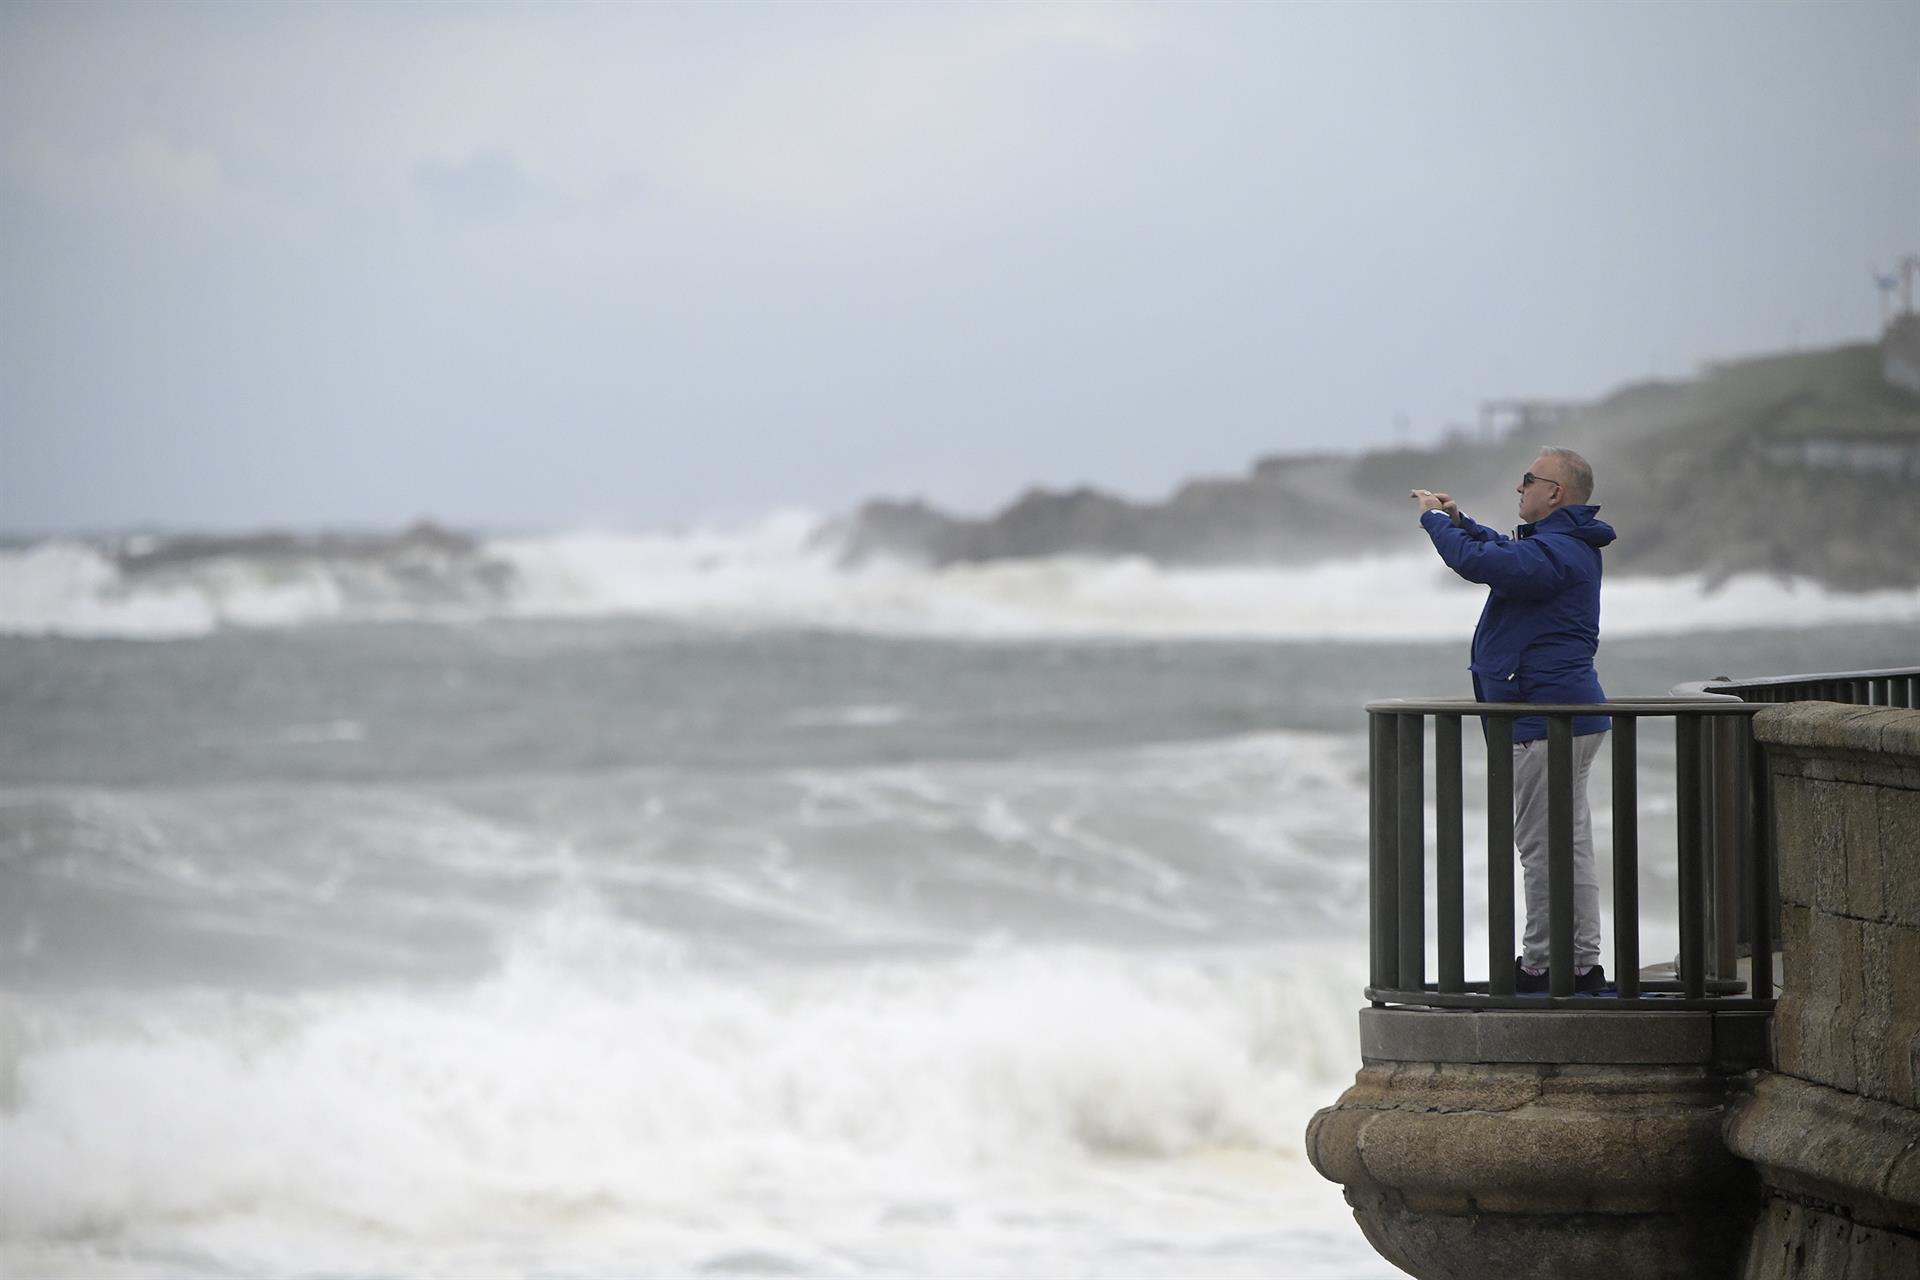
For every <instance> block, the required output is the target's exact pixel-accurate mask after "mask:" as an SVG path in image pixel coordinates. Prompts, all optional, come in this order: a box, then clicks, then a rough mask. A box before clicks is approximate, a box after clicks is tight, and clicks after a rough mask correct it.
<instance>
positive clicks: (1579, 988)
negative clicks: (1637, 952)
mask: <svg viewBox="0 0 1920 1280" xmlns="http://www.w3.org/2000/svg"><path fill="white" fill-rule="evenodd" d="M1612 985H1613V984H1612V983H1611V982H1608V981H1607V967H1606V966H1605V965H1603V964H1596V965H1595V966H1593V968H1591V969H1589V970H1587V971H1586V972H1585V973H1583V974H1581V975H1580V976H1579V977H1577V978H1575V979H1574V980H1573V989H1574V990H1575V991H1576V992H1584V993H1586V994H1587V995H1593V994H1595V993H1596V992H1600V991H1605V990H1606V989H1607V988H1608V987H1610V986H1612Z"/></svg>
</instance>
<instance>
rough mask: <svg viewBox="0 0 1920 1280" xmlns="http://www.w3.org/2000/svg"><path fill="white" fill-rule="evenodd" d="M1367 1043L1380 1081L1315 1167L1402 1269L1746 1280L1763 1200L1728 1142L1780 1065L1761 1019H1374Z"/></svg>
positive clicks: (1360, 1095)
mask: <svg viewBox="0 0 1920 1280" xmlns="http://www.w3.org/2000/svg"><path fill="white" fill-rule="evenodd" d="M1360 1025H1361V1051H1362V1056H1363V1058H1364V1060H1365V1063H1366V1065H1365V1066H1364V1067H1363V1068H1362V1069H1361V1071H1360V1073H1359V1075H1358V1076H1357V1077H1356V1079H1355V1081H1354V1084H1353V1087H1352V1088H1350V1089H1348V1090H1347V1091H1346V1093H1345V1094H1343V1095H1342V1096H1341V1098H1340V1100H1339V1102H1337V1103H1336V1104H1334V1105H1333V1106H1332V1107H1329V1108H1327V1109H1325V1110H1323V1111H1321V1112H1320V1113H1319V1114H1318V1115H1316V1116H1315V1117H1314V1119H1313V1121H1312V1123H1311V1125H1310V1126H1309V1127H1308V1130H1307V1150H1308V1154H1309V1156H1310V1157H1311V1158H1312V1160H1313V1162H1314V1166H1315V1167H1316V1168H1317V1169H1319V1170H1320V1172H1321V1173H1322V1174H1323V1175H1324V1176H1326V1177H1327V1178H1330V1179H1332V1180H1333V1181H1336V1182H1340V1183H1342V1184H1344V1185H1345V1187H1346V1189H1347V1201H1348V1203H1349V1204H1351V1205H1352V1206H1353V1210H1354V1216H1355V1218H1356V1219H1357V1220H1358V1221H1359V1223H1360V1226H1361V1228H1362V1230H1364V1231H1365V1232H1366V1234H1367V1238H1368V1240H1369V1241H1370V1242H1371V1243H1372V1244H1373V1246H1374V1248H1375V1249H1377V1250H1379V1252H1380V1253H1381V1255H1382V1256H1384V1257H1385V1258H1387V1259H1388V1260H1389V1261H1391V1262H1392V1263H1393V1264H1394V1265H1396V1266H1398V1267H1400V1268H1401V1269H1402V1270H1404V1271H1407V1272H1409V1273H1411V1274H1413V1275H1416V1276H1421V1277H1430V1278H1432V1280H1455V1278H1457V1280H1481V1278H1483V1277H1488V1276H1500V1277H1506V1278H1511V1280H1523V1278H1526V1277H1536V1276H1537V1277H1541V1278H1542V1280H1545V1278H1547V1277H1553V1278H1555V1280H1581V1278H1583V1277H1592V1278H1593V1280H1636V1278H1638V1277H1646V1278H1648V1280H1655V1278H1658V1280H1665V1278H1667V1277H1673V1278H1674V1280H1680V1278H1682V1277H1686V1278H1688V1280H1697V1278H1707V1277H1717V1276H1731V1275H1733V1274H1734V1271H1735V1268H1736V1266H1737V1263H1738V1259H1739V1255H1740V1252H1741V1249H1742V1246H1743V1244H1744V1242H1745V1239H1746V1235H1747V1231H1748V1227H1749V1224H1750V1220H1751V1218H1752V1214H1753V1210H1754V1207H1755V1205H1756V1203H1757V1195H1756V1187H1755V1185H1754V1177H1753V1173H1752V1170H1751V1169H1750V1168H1749V1167H1748V1166H1747V1165H1746V1164H1744V1163H1743V1162H1742V1161H1740V1160H1739V1159H1738V1158H1736V1157H1735V1156H1734V1155H1733V1154H1732V1153H1731V1152H1729V1151H1728V1150H1727V1147H1726V1143H1725V1141H1724V1139H1723V1138H1722V1135H1721V1128H1722V1125H1723V1123H1724V1121H1725V1119H1726V1113H1727V1106H1728V1101H1729V1095H1730V1091H1731V1090H1732V1088H1733V1087H1734V1084H1735V1082H1736V1081H1737V1080H1738V1079H1739V1078H1740V1077H1741V1075H1742V1073H1744V1072H1745V1071H1747V1070H1748V1069H1750V1068H1752V1067H1755V1066H1758V1065H1762V1064H1763V1063H1764V1062H1765V1058H1766V1016H1765V1015H1764V1014H1751V1013H1731V1014H1727V1013H1711V1012H1673V1013H1637V1012H1628V1011H1619V1012H1612V1013H1608V1014H1606V1015H1604V1016H1600V1015H1594V1014H1585V1013H1559V1012H1551V1011H1546V1010H1542V1011H1539V1012H1531V1011H1526V1012H1511V1011H1492V1010H1489V1011H1481V1012H1462V1011H1439V1010H1427V1009H1366V1010H1363V1011H1362V1012H1361V1015H1360ZM1569 1059H1580V1060H1581V1061H1578V1062H1577V1064H1575V1063H1572V1062H1569Z"/></svg>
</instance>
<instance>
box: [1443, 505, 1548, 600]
mask: <svg viewBox="0 0 1920 1280" xmlns="http://www.w3.org/2000/svg"><path fill="white" fill-rule="evenodd" d="M1463 518H1464V517H1463ZM1420 527H1421V528H1423V529H1425V530H1426V531H1427V537H1429V538H1431V539H1432V540H1433V549H1434V550H1435V551H1438V552H1439V553H1440V559H1441V560H1443V561H1445V562H1446V566H1447V568H1449V569H1451V570H1453V571H1454V572H1455V573H1457V574H1459V575H1460V576H1461V577H1463V578H1465V579H1466V580H1467V581H1468V582H1478V583H1480V584H1481V585H1482V586H1488V587H1492V588H1494V589H1495V590H1497V591H1504V592H1506V593H1507V594H1508V595H1514V596H1524V597H1531V598H1534V599H1538V598H1542V597H1545V596H1550V595H1552V594H1553V593H1554V592H1556V591H1558V590H1560V589H1561V588H1562V587H1564V586H1566V585H1567V583H1568V582H1569V581H1570V580H1571V576H1572V575H1570V574H1569V572H1568V569H1567V566H1565V565H1563V564H1561V563H1560V562H1559V561H1558V560H1556V559H1555V558H1554V557H1553V556H1551V555H1549V554H1548V553H1547V551H1546V548H1544V547H1543V546H1541V545H1540V543H1539V541H1538V540H1537V539H1531V538H1528V539H1513V538H1507V537H1503V536H1501V535H1500V534H1497V533H1494V532H1493V531H1492V530H1491V529H1488V528H1486V526H1484V525H1475V526H1474V528H1475V529H1476V530H1478V532H1479V536H1475V534H1473V533H1469V532H1468V531H1467V530H1466V529H1464V528H1462V527H1460V526H1458V525H1456V524H1454V523H1453V521H1452V520H1450V519H1447V518H1446V514H1445V513H1444V512H1442V511H1440V510H1439V509H1437V508H1436V509H1434V510H1433V511H1432V512H1429V513H1426V514H1423V515H1422V516H1421V517H1420Z"/></svg>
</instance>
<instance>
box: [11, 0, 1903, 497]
mask: <svg viewBox="0 0 1920 1280" xmlns="http://www.w3.org/2000/svg"><path fill="white" fill-rule="evenodd" d="M1915 65H1920V11H1916V10H1915V9H1914V8H1913V7H1912V6H1911V5H1903V4H1885V5H1881V4H1850V5H1845V6H1833V5H1822V4H1797V3H1794V4H1773V5H1766V6H1738V7H1736V6H1674V7H1667V8H1661V9H1657V10H1656V9H1653V8H1650V7H1641V6H1615V5H1586V4H1566V5H1551V6H1529V7H1514V6H1504V5H1485V6H1480V5H1429V4H1418V5H1416V4H1405V5H1402V4H1379V5H1365V6H1347V5H1325V6H1312V5H1284V6H1282V5H1272V6H1253V5H1246V6H1188V7H1186V8H1174V7H1159V6H1146V7H1138V8H1135V7H1127V6H1072V7H1068V6H1052V5H1049V6H1031V7H1029V6H1020V5H1004V6H991V7H975V6H914V5H878V6H832V5H818V6H813V5H767V6H749V5H725V6H709V5H684V6H683V5H647V6H606V7H585V6H582V7H570V6H569V7H559V6H528V7H521V6H488V7H479V8H444V7H425V6H422V7H376V6H300V7H286V8H282V7H258V8H246V7H239V6H228V5H219V6H192V5H168V6H141V7H130V6H129V7H121V6H113V7H104V6H85V5H61V6H33V7H28V6H13V7H9V8H6V9H4V10H0V225H3V226H4V227H5V229H6V234H5V235H4V236H0V281H4V284H5V290H4V307H0V527H4V528H28V527H31V528H42V527H71V526H76V525H98V524H113V523H122V522H127V521H136V520H144V519H157V520H162V521H167V522H171V523H189V524H217V525H245V524H253V523H259V522H264V521H274V520H279V521H295V522H320V521H371V522H386V523H391V522H394V521H398V520H405V519H409V518H412V517H413V516H415V515H418V514H422V513H433V514H437V515H439V516H441V517H443V518H447V519H452V520H463V521H477V522H500V523H521V524H525V523H534V524H565V523H571V522H575V521H582V520H591V521H598V522H605V523H616V524H628V525H640V524H654V523H662V522H675V521H683V520H690V519H697V518H702V517H705V516H712V515H722V516H740V515H748V514H752V513H754V512H757V511H759V510H762V509H765V508H767V507H770V506H775V505H782V504H788V503H798V504H804V505H810V506H815V507H826V508H831V507H838V506H842V505H845V504H847V503H850V502H852V501H855V500H857V499H858V498H860V497H862V496H865V495H867V494H869V493H871V492H875V491H881V490H885V491H890V492H894V493H921V494H925V495H927V496H929V497H932V498H935V499H938V500H942V501H946V502H952V503H957V504H960V505H963V506H973V507H979V506H984V505H986V504H989V503H992V502H997V501H1000V500H1004V499H1005V498H1006V497H1008V496H1010V495H1011V494H1013V493H1014V492H1016V491H1017V490H1019V489H1020V488H1022V487H1024V486H1025V485H1026V484H1028V483H1030V482H1033V481H1044V482H1049V483H1083V482H1090V483H1096V484H1100V485H1104V486H1109V487H1113V488H1117V489H1120V490H1122V491H1125V492H1133V493H1140V494H1150V493H1157V492H1162V491H1164V490H1165V489H1167V488H1168V487H1170V486H1171V485H1172V484H1174V483H1175V482H1176V481H1177V480H1179V479H1180V478H1182V477H1183V476H1186V475H1189V474H1192V473H1195V472H1202V471H1209V470H1214V471H1224V470H1236V469H1238V468H1239V467H1241V466H1242V465H1244V463H1245V462H1246V461H1247V460H1248V459H1249V458H1250V457H1252V456H1254V455H1256V454H1259V453H1263V452H1268V451H1272V450H1276V449H1283V448H1353V447H1359V446H1363V445H1367V444H1373V443H1381V442H1385V441H1387V440H1390V439H1392V438H1394V432H1395V428H1394V425H1393V424H1394V422H1395V419H1396V417H1398V416H1400V415H1404V416H1405V417H1406V419H1407V421H1408V422H1409V423H1410V424H1411V425H1410V428H1409V429H1410V431H1411V432H1412V433H1413V435H1414V436H1415V437H1416V438H1421V437H1431V436H1434V435H1437V434H1438V432H1439V430H1440V429H1441V427H1442V426H1443V424H1444V423H1446V422H1447V421H1448V420H1450V419H1459V418H1464V417H1469V416H1471V414H1472V412H1473V409H1474V405H1475V402H1476V401H1477V400H1478V399H1479V398H1480V397H1482V396H1487V395H1498V394H1509V393H1546V394H1566V395H1587V394H1594V393H1598V392H1600V391H1602V390H1605V389H1606V388H1608V387H1609V386H1611V385H1614V384H1615V383H1617V382H1619V381H1622V380H1625V379H1631V378H1635V377H1641V376H1646V375H1648V374H1659V375H1664V376H1674V375H1679V374H1684V373H1686V372H1689V371H1690V370H1691V369H1692V368H1693V367H1694V365H1695V363H1696V362H1697V361H1699V360H1701V359H1704V358H1711V357H1715V356H1721V355H1726V354H1730V353H1734V352H1741V351H1752V350H1765V349H1772V348H1777V347H1781V346H1785V345H1787V344H1789V343H1791V342H1794V341H1798V342H1800V343H1803V344H1816V343H1825V342H1834V341H1841V340H1851V339H1858V338H1862V337H1866V336H1868V335H1869V334H1870V333H1871V331H1872V328H1873V325H1874V323H1875V321H1876V319H1877V314H1878V313H1877V308H1878V302H1877V298H1876V295H1875V292H1874V289H1873V286H1872V284H1871V282H1870V281H1869V280H1868V279H1867V278H1866V274H1865V272H1864V271H1863V270H1862V268H1863V266H1864V265H1866V264H1869V263H1879V264H1880V265H1882V266H1883V267H1884V266H1885V265H1886V264H1887V263H1889V262H1890V261H1891V260H1892V259H1893V257H1894V256H1895V255H1897V254H1899V253H1903V252H1910V251H1912V250H1914V249H1915V248H1916V247H1920V246H1916V245H1915V243H1914V239H1913V238H1914V236H1915V235H1916V234H1920V231H1917V230H1916V229H1920V165H1916V164H1914V162H1913V157H1914V155H1915V154H1916V150H1915V144H1916V141H1920V88H1917V87H1916V82H1915V80H1914V77H1913V76H1912V68H1913V66H1915Z"/></svg>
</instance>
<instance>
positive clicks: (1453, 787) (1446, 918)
mask: <svg viewBox="0 0 1920 1280" xmlns="http://www.w3.org/2000/svg"><path fill="white" fill-rule="evenodd" d="M1460 788H1461V780H1460V717H1459V716H1458V715H1440V716H1435V717H1434V718H1433V791H1434V807H1435V811H1436V812H1435V823H1436V826H1435V830H1434V837H1433V838H1434V867H1433V878H1434V895H1435V902H1436V906H1437V908H1438V913H1437V919H1436V923H1437V925H1438V930H1439V934H1440V990H1442V991H1449V992H1460V991H1465V990H1466V989H1467V974H1466V937H1465V933H1466V915H1467V897H1466V871H1465V868H1464V866H1463V863H1464V856H1463V855H1464V852H1465V849H1464V845H1465V842H1466V836H1465V833H1464V830H1463V817H1462V813H1461V809H1462V805H1461V796H1460Z"/></svg>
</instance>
